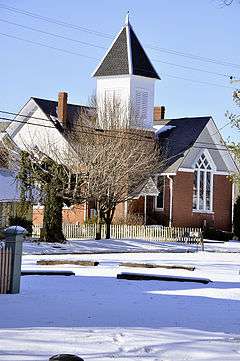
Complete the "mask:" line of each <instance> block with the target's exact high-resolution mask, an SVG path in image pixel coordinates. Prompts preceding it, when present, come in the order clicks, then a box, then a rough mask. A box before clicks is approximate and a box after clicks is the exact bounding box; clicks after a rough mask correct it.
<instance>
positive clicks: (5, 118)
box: [0, 111, 228, 153]
mask: <svg viewBox="0 0 240 361" xmlns="http://www.w3.org/2000/svg"><path fill="white" fill-rule="evenodd" d="M0 113H6V112H4V111H0ZM17 115H19V114H17ZM22 116H23V115H22ZM27 117H28V118H32V117H31V116H27ZM0 119H2V120H6V121H10V122H15V123H21V124H27V125H34V126H39V127H43V128H51V129H55V127H54V125H55V124H54V123H53V124H52V126H51V125H44V124H36V123H31V122H25V121H22V120H17V119H11V118H7V117H0ZM34 119H40V120H45V121H51V120H50V119H49V120H47V119H43V118H37V117H34ZM81 128H87V129H91V130H92V131H96V132H98V133H97V134H98V135H101V136H104V137H109V138H116V139H123V138H122V137H117V136H115V135H111V134H104V130H103V129H100V128H93V127H90V126H81ZM113 131H116V132H118V130H113ZM80 132H81V133H82V134H91V135H92V134H93V133H92V132H89V131H84V130H82V129H81V131H80ZM126 134H129V135H131V136H134V138H127V139H130V140H139V141H144V142H146V141H148V142H153V139H151V138H150V137H147V136H143V135H140V134H132V133H130V132H128V133H127V132H126ZM136 137H138V139H137V138H136ZM141 138H144V139H141ZM170 142H177V140H173V139H172V140H171V139H170ZM197 143H199V144H205V145H206V144H213V143H208V142H198V141H196V142H194V144H197ZM213 145H215V146H216V147H215V148H214V147H206V146H205V147H204V146H195V145H192V146H190V147H191V148H198V149H205V148H207V149H212V150H218V151H226V150H227V151H228V149H226V148H227V146H226V145H224V144H220V143H215V144H213ZM218 145H219V146H221V147H224V148H222V149H220V148H217V146H218ZM181 153H182V152H181Z"/></svg>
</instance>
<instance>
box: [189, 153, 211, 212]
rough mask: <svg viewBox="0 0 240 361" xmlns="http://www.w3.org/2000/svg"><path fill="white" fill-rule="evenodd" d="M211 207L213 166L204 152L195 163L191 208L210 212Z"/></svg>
mask: <svg viewBox="0 0 240 361" xmlns="http://www.w3.org/2000/svg"><path fill="white" fill-rule="evenodd" d="M212 209H213V166H212V164H211V161H210V160H209V157H208V156H207V154H206V153H205V152H203V153H202V154H201V156H200V157H199V159H198V160H197V162H196V163H195V170H194V183H193V210H195V211H200V212H201V211H203V212H211V211H212Z"/></svg>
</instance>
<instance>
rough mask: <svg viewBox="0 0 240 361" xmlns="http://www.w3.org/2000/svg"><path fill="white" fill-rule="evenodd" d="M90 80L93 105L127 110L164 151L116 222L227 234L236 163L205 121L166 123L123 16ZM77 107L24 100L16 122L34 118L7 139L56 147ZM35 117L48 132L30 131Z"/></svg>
mask: <svg viewBox="0 0 240 361" xmlns="http://www.w3.org/2000/svg"><path fill="white" fill-rule="evenodd" d="M93 77H94V78H96V83H97V85H96V96H97V102H98V106H100V107H101V103H103V102H104V101H105V99H110V100H112V99H116V98H117V99H119V100H120V101H121V103H122V104H125V106H126V108H127V107H134V109H135V112H136V117H134V118H133V117H129V124H128V126H129V127H132V128H141V129H145V130H147V131H151V132H153V133H154V134H155V136H156V137H157V139H158V141H159V142H160V145H162V146H164V147H165V149H166V165H165V168H164V170H163V171H162V172H161V173H159V172H158V171H157V170H156V174H155V176H154V177H153V179H151V180H149V184H148V185H145V187H143V189H142V190H141V191H139V194H138V195H137V196H136V197H135V199H133V200H129V201H128V202H125V203H124V204H120V205H119V206H118V207H117V210H116V214H115V219H114V221H115V222H118V220H120V219H121V220H122V219H124V218H125V219H127V218H128V217H130V216H133V215H135V216H136V218H137V217H138V219H141V220H142V222H143V223H145V224H159V225H165V226H179V227H203V226H209V227H214V228H216V229H221V230H226V231H227V230H231V227H232V218H233V204H234V200H235V189H234V185H233V184H232V183H231V181H230V179H229V175H231V174H232V173H235V172H237V171H238V168H237V165H236V163H235V161H234V159H233V157H232V155H231V154H230V152H229V150H228V148H227V147H226V145H225V143H224V141H223V139H222V137H221V134H220V132H219V131H218V129H217V126H216V124H215V122H214V120H213V119H212V117H211V116H204V117H194V116H190V117H183V118H177V119H168V118H166V117H165V108H164V106H154V104H155V97H154V93H155V83H156V81H160V77H159V75H158V73H157V72H156V70H155V69H154V66H153V65H152V63H151V61H150V59H149V57H148V56H147V54H146V52H145V50H144V48H143V46H142V45H141V43H140V40H139V39H138V37H137V36H136V34H135V32H134V30H133V28H132V26H131V24H130V22H129V18H128V16H127V18H126V22H125V24H124V26H123V27H122V29H121V30H120V32H119V34H118V35H117V36H116V38H115V40H114V41H113V43H112V44H111V46H110V48H109V49H108V51H107V52H106V54H105V56H104V57H103V59H102V61H101V62H100V64H99V65H98V66H97V68H96V70H95V71H94V73H93ZM83 108H86V109H87V107H84V106H82V105H76V104H75V105H74V104H68V102H67V94H66V93H59V98H58V101H53V100H47V99H40V98H30V100H29V101H28V102H27V103H26V104H25V105H24V107H23V108H22V109H21V111H20V112H19V114H20V115H19V117H20V116H21V114H27V115H31V117H32V118H31V117H26V119H25V120H24V121H25V123H24V122H23V121H22V120H23V119H24V118H23V117H21V122H19V123H17V122H13V123H11V124H10V125H9V126H8V128H7V129H6V130H5V136H6V137H7V136H9V137H11V138H12V139H13V141H14V142H15V144H17V145H18V146H19V147H20V148H23V146H24V142H26V141H27V139H30V138H29V132H30V133H31V142H32V143H34V142H36V144H37V143H38V142H39V139H44V137H45V136H46V134H47V133H48V136H49V134H50V133H51V138H52V139H53V140H54V141H62V142H66V138H65V137H64V129H65V126H66V124H71V125H72V131H74V120H75V119H76V114H77V113H78V112H79V111H80V110H81V109H83ZM17 117H18V116H17ZM34 117H35V118H36V119H34ZM37 118H39V120H37ZM40 118H42V119H46V120H50V123H51V125H52V127H51V128H50V129H43V130H42V131H41V132H39V130H38V129H35V130H34V127H33V126H31V127H29V126H28V122H30V121H31V123H32V122H36V125H37V124H39V123H41V120H40ZM133 119H134V121H133ZM42 122H44V120H42ZM36 128H39V127H36ZM46 132H47V133H46ZM42 215H43V210H42V207H41V206H36V207H35V208H34V215H33V217H34V218H33V221H34V223H35V224H41V222H42ZM93 215H94V209H91V208H90V207H89V205H88V204H84V205H76V206H73V207H70V208H68V207H65V208H64V210H63V216H64V222H65V223H74V224H79V223H83V222H84V221H87V219H88V218H90V217H92V216H93Z"/></svg>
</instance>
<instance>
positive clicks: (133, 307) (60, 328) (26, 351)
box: [0, 240, 240, 361]
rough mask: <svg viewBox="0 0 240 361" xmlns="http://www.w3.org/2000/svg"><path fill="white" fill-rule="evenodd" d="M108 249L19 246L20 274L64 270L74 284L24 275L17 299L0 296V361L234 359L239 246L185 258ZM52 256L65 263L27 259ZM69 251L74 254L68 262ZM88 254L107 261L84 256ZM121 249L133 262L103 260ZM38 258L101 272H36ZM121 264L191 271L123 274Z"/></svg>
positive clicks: (126, 244)
mask: <svg viewBox="0 0 240 361" xmlns="http://www.w3.org/2000/svg"><path fill="white" fill-rule="evenodd" d="M116 242H117V243H114V241H102V247H100V243H96V242H95V241H80V242H76V243H71V244H67V245H64V246H60V245H59V247H61V248H54V247H52V246H49V245H47V244H45V245H44V246H41V247H40V248H39V247H38V246H37V245H36V244H31V243H26V244H25V245H24V252H25V255H24V256H23V267H22V268H23V269H24V270H32V269H42V270H46V269H51V270H52V269H56V270H62V269H65V270H66V269H67V270H73V271H74V272H75V274H76V276H69V277H64V276H24V277H22V283H21V293H20V294H19V295H0V327H1V328H0V360H1V361H2V360H8V361H16V360H17V361H27V360H28V361H38V360H39V361H40V360H41V361H43V360H46V361H47V360H48V358H49V357H50V356H51V355H53V354H56V353H60V352H61V353H73V354H78V355H79V356H81V357H82V358H83V359H84V360H85V361H87V360H92V361H95V360H96V361H98V360H101V361H109V360H112V359H115V360H119V361H120V360H121V361H123V360H129V361H130V360H131V361H136V360H148V361H195V360H196V361H200V360H201V361H205V360H209V361H221V360H224V361H235V360H240V288H239V287H240V274H239V271H240V247H239V243H237V242H232V243H230V244H221V243H216V244H208V245H207V246H206V248H207V249H208V251H205V252H201V251H199V252H192V251H193V248H192V247H190V249H189V250H190V252H183V251H186V250H187V248H186V247H187V246H180V245H176V246H175V247H176V250H177V252H175V253H174V252H173V251H174V245H171V247H170V248H168V249H167V248H166V247H167V245H163V246H161V244H156V242H155V243H154V242H153V243H152V242H151V243H149V242H148V243H147V244H146V242H144V241H131V240H128V241H120V240H118V241H116ZM111 244H112V246H111ZM90 245H91V246H92V247H91V248H90V247H89V246H90ZM148 247H149V248H148ZM184 247H185V248H184ZM62 248H65V249H64V250H63V249H62ZM76 248H77V250H76ZM51 249H53V250H54V249H55V250H56V252H59V250H60V252H59V253H61V252H63V253H65V254H59V255H58V254H52V255H47V254H41V255H39V254H38V255H37V254H35V255H33V254H31V253H48V252H50V251H51ZM70 249H71V250H72V251H73V252H77V251H78V252H79V253H82V254H67V253H69V252H70V251H69V250H70ZM87 250H88V251H91V252H94V251H97V252H105V251H107V252H108V253H105V254H104V253H102V254H100V253H98V254H94V253H93V254H84V252H87ZM125 250H128V251H129V250H131V252H132V253H112V254H111V253H109V252H110V251H114V252H116V251H117V252H121V251H125ZM143 251H144V252H145V253H143ZM163 251H168V253H164V252H163ZM169 251H170V252H169ZM209 251H211V252H209ZM136 252H138V253H136ZM154 252H155V253H154ZM40 259H41V260H42V259H45V260H50V259H52V260H95V261H99V262H100V263H99V265H98V266H97V267H81V266H75V265H70V264H66V265H60V266H59V265H56V266H40V265H37V264H36V261H37V260H40ZM121 262H138V263H139V262H143V263H154V264H160V265H164V264H174V265H177V264H178V265H191V266H195V267H196V269H195V271H187V270H177V269H174V270H171V269H164V268H156V269H143V268H139V269H138V268H126V267H122V266H120V265H119V264H120V263H121ZM123 271H129V272H138V271H139V272H144V273H151V274H153V273H154V274H160V275H178V276H181V275H182V276H191V277H194V276H196V277H204V278H210V279H211V280H212V282H211V283H209V284H207V285H202V284H197V283H193V282H191V283H182V282H166V281H126V280H120V279H117V278H116V276H117V274H118V273H120V272H123Z"/></svg>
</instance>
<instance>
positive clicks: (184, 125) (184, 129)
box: [155, 116, 211, 170]
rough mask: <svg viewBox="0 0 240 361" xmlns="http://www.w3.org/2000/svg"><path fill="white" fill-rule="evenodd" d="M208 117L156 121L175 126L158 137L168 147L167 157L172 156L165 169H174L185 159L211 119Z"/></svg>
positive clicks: (156, 123) (165, 147) (160, 123)
mask: <svg viewBox="0 0 240 361" xmlns="http://www.w3.org/2000/svg"><path fill="white" fill-rule="evenodd" d="M210 119H211V117H210V116H207V117H193V118H178V119H170V120H167V119H165V120H162V121H157V122H155V125H168V126H169V125H171V126H174V128H171V129H169V130H166V131H164V132H160V133H159V134H158V139H159V141H160V144H161V145H163V146H164V149H166V154H164V155H165V156H166V158H171V159H169V160H168V161H167V162H166V166H165V169H166V170H167V169H168V170H169V168H171V169H172V170H174V168H175V167H178V165H180V164H179V162H180V163H181V160H183V157H184V156H185V152H186V151H187V150H188V149H190V148H191V146H192V145H193V144H194V143H195V141H196V140H197V138H198V137H199V135H200V134H201V132H202V131H203V129H204V128H205V126H206V125H207V123H208V122H209V120H210Z"/></svg>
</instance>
